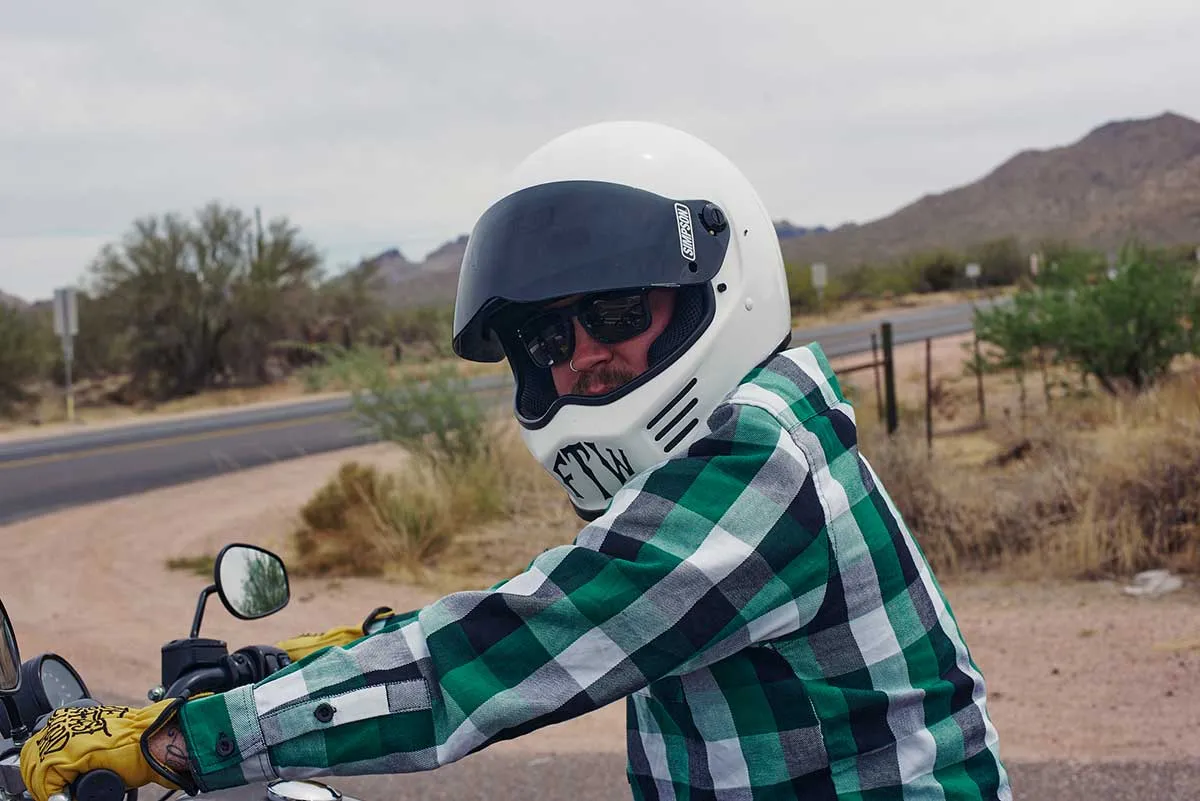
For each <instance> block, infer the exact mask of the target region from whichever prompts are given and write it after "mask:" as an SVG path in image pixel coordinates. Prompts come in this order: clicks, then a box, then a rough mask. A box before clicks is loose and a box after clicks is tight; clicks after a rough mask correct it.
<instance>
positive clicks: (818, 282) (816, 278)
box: [812, 262, 829, 314]
mask: <svg viewBox="0 0 1200 801" xmlns="http://www.w3.org/2000/svg"><path fill="white" fill-rule="evenodd" d="M828 283H829V270H828V268H827V267H826V266H825V264H824V262H817V263H816V264H814V265H813V266H812V285H813V288H814V289H816V290H817V312H818V313H819V314H824V312H825V286H826V284H828Z"/></svg>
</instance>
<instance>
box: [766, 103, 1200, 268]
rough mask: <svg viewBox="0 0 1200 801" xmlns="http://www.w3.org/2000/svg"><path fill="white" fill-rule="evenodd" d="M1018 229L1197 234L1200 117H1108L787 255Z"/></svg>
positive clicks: (1116, 241) (1115, 235) (887, 253)
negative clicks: (1071, 137) (1069, 139)
mask: <svg viewBox="0 0 1200 801" xmlns="http://www.w3.org/2000/svg"><path fill="white" fill-rule="evenodd" d="M1009 235H1013V236H1016V237H1017V238H1018V239H1020V240H1021V241H1023V242H1034V241H1037V240H1039V239H1043V238H1058V239H1069V240H1073V241H1076V242H1080V243H1084V244H1089V245H1092V246H1095V247H1103V248H1108V247H1114V246H1118V245H1120V244H1121V242H1123V241H1124V240H1125V239H1126V238H1127V237H1128V236H1130V235H1138V236H1140V237H1142V238H1144V239H1147V240H1149V241H1152V242H1157V243H1161V244H1177V243H1188V242H1194V241H1196V240H1198V239H1200V122H1196V121H1195V120H1192V119H1189V118H1187V117H1183V116H1181V115H1178V114H1173V113H1166V114H1162V115H1160V116H1157V117H1153V118H1150V119H1141V120H1124V121H1119V122H1111V123H1108V124H1106V125H1102V126H1101V127H1099V128H1096V129H1095V130H1093V131H1092V132H1091V133H1089V134H1088V135H1087V136H1085V137H1084V138H1083V139H1080V140H1079V141H1077V142H1075V143H1073V144H1071V145H1067V146H1064V147H1058V148H1053V149H1050V150H1042V151H1037V150H1027V151H1024V152H1022V153H1019V154H1017V155H1016V156H1014V157H1013V158H1011V159H1009V160H1008V161H1007V162H1005V163H1004V164H1002V165H1000V166H999V167H997V168H996V169H995V170H993V171H992V172H991V173H989V174H988V175H986V176H984V177H983V178H981V179H980V180H978V181H976V182H975V183H972V184H969V185H967V186H963V187H959V188H956V189H953V190H950V191H948V192H944V193H941V194H936V195H927V196H925V197H923V198H921V199H920V200H918V201H916V202H914V203H912V204H910V205H908V206H905V207H904V208H902V209H900V210H899V211H897V212H896V213H895V214H892V215H891V216H889V217H885V218H883V219H880V220H876V221H874V222H871V223H868V224H865V225H846V226H841V227H839V228H836V229H834V230H833V231H830V232H828V233H816V234H813V235H811V236H805V237H800V238H797V239H788V240H784V241H783V243H782V244H783V248H784V256H785V258H787V259H788V260H789V261H794V262H797V263H807V262H812V261H828V262H830V263H831V265H833V266H837V265H846V264H850V263H854V262H858V261H877V260H884V259H890V258H895V257H897V256H900V255H903V254H904V253H908V252H911V251H914V250H919V249H923V248H929V247H937V246H948V247H953V248H962V247H966V246H968V245H971V244H975V243H979V242H982V241H985V240H988V239H994V238H1000V237H1005V236H1009Z"/></svg>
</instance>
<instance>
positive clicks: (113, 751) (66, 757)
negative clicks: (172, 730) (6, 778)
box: [21, 698, 184, 801]
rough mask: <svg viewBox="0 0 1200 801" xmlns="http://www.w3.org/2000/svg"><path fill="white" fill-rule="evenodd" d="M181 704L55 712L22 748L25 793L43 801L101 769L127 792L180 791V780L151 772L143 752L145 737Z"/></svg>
mask: <svg viewBox="0 0 1200 801" xmlns="http://www.w3.org/2000/svg"><path fill="white" fill-rule="evenodd" d="M180 703H181V699H177V698H168V699H166V700H163V701H159V702H158V703H156V704H154V705H153V706H148V707H143V708H141V709H135V708H132V707H127V706H90V707H67V708H64V709H57V710H55V711H54V712H53V713H51V714H50V716H49V717H48V718H47V719H46V723H45V726H44V727H43V728H42V729H41V730H39V731H38V732H36V733H35V734H34V735H33V736H32V737H30V738H29V740H27V741H26V742H25V744H24V745H23V746H22V747H21V778H22V779H23V780H24V781H25V789H26V790H27V791H28V792H29V794H30V795H32V796H33V797H34V798H35V799H36V801H46V799H48V798H49V797H50V796H52V795H54V794H55V793H60V792H63V791H64V789H65V788H67V787H69V786H70V784H71V782H73V781H74V780H75V779H76V778H77V777H78V776H79V775H80V774H81V773H85V772H87V771H90V770H102V769H107V770H111V771H112V772H114V773H116V774H117V775H118V776H120V777H121V780H122V781H124V782H125V788H126V789H127V790H130V789H133V788H135V787H141V786H143V785H146V784H158V785H161V786H163V787H166V788H169V789H172V790H179V789H182V788H181V786H180V785H181V784H182V783H184V782H183V780H182V777H178V776H176V777H172V776H168V775H167V773H164V772H161V771H162V770H169V769H167V768H165V766H158V767H154V766H152V765H151V763H150V761H149V760H148V759H147V758H146V754H145V752H144V751H143V749H142V740H143V738H144V737H145V736H146V732H147V731H148V730H152V731H157V730H158V728H159V727H161V726H162V725H164V724H165V723H166V722H167V721H168V720H169V719H170V718H171V717H173V716H174V715H175V713H176V710H177V709H178V705H179V704H180ZM172 707H173V708H172ZM175 780H179V781H178V782H177V781H175Z"/></svg>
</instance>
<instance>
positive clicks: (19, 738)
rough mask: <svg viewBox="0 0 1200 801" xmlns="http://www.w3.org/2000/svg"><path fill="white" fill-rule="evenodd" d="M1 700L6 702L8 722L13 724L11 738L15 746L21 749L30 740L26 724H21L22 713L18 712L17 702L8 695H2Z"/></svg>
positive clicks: (5, 708)
mask: <svg viewBox="0 0 1200 801" xmlns="http://www.w3.org/2000/svg"><path fill="white" fill-rule="evenodd" d="M0 700H3V701H4V711H5V712H6V713H7V714H8V722H9V723H11V724H12V731H11V732H9V737H10V738H11V739H12V741H13V745H15V746H17V747H18V748H19V747H20V746H21V744H22V743H24V742H25V741H26V740H28V739H29V729H27V728H25V724H24V723H22V722H21V713H20V712H19V711H18V710H17V702H16V701H15V700H13V698H12V697H11V696H8V695H0Z"/></svg>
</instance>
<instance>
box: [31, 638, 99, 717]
mask: <svg viewBox="0 0 1200 801" xmlns="http://www.w3.org/2000/svg"><path fill="white" fill-rule="evenodd" d="M87 697H89V696H88V689H87V686H86V685H85V684H84V683H83V679H82V678H80V676H79V673H78V672H77V671H76V670H75V668H73V667H71V664H70V663H69V662H67V660H65V659H63V658H62V657H61V656H59V655H58V654H38V655H37V656H35V657H34V658H33V659H29V660H26V662H25V663H24V664H22V665H21V691H20V693H19V694H18V702H19V703H20V705H21V707H22V715H23V716H24V715H26V714H28V713H30V712H31V713H33V716H34V717H36V716H40V715H45V714H47V713H49V712H52V711H54V710H55V709H58V708H59V707H60V706H66V705H67V704H69V703H72V702H74V701H79V700H81V699H83V698H87ZM31 719H32V718H31Z"/></svg>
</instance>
